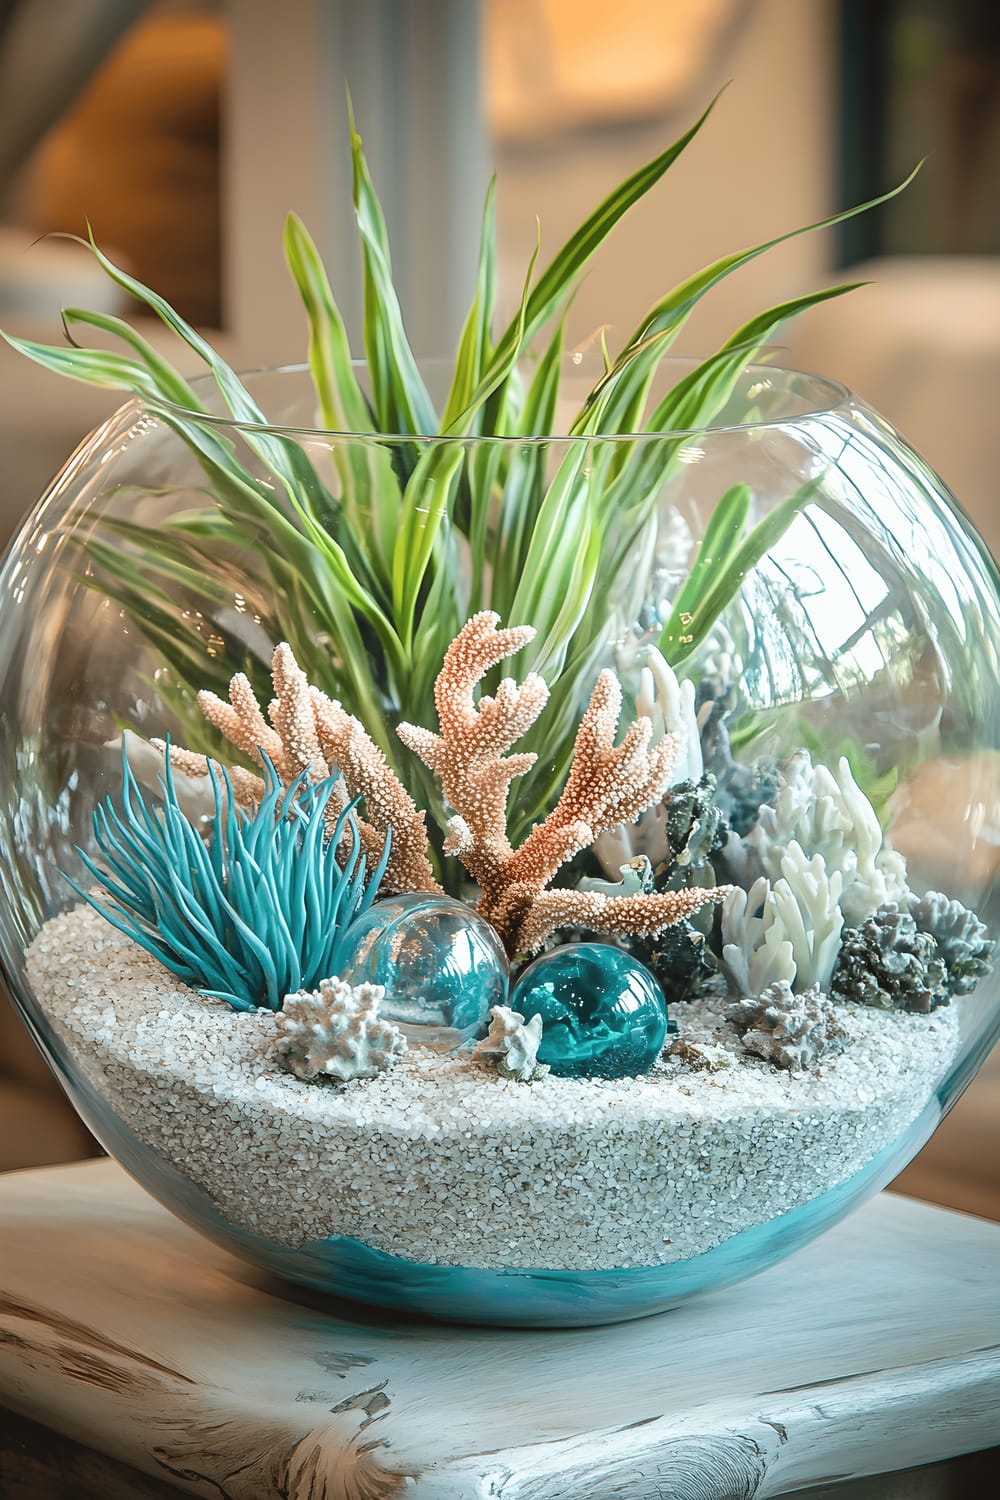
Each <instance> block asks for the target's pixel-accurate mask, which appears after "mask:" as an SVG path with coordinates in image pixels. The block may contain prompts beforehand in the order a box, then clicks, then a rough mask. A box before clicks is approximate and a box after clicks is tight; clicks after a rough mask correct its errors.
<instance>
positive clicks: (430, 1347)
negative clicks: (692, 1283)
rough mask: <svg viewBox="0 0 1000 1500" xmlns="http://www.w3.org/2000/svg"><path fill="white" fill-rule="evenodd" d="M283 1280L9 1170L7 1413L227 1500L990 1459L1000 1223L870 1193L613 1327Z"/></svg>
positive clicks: (829, 1472) (2, 1275)
mask: <svg viewBox="0 0 1000 1500" xmlns="http://www.w3.org/2000/svg"><path fill="white" fill-rule="evenodd" d="M331 1306H332V1304H329V1303H323V1302H322V1301H321V1299H314V1298H312V1297H310V1296H309V1294H307V1293H302V1294H301V1295H299V1296H297V1297H295V1298H294V1299H286V1298H284V1297H281V1296H279V1295H277V1294H276V1292H275V1288H274V1284H272V1283H268V1282H267V1280H266V1278H264V1277H263V1276H259V1275H257V1274H256V1273H255V1272H253V1271H251V1270H249V1269H246V1268H244V1267H242V1266H241V1265H240V1264H239V1263H238V1262H236V1261H234V1260H232V1259H231V1258H230V1257H229V1256H227V1255H225V1254H224V1253H223V1252H222V1251H220V1250H217V1249H215V1248H214V1247H213V1246H211V1245H210V1244H209V1243H208V1242H207V1241H204V1240H202V1239H200V1238H199V1237H198V1236H197V1235H195V1234H193V1233H192V1232H191V1231H189V1230H187V1229H186V1228H184V1226H183V1225H181V1224H180V1223H178V1222H177V1221H175V1220H174V1219H172V1218H171V1217H170V1216H169V1215H168V1214H166V1213H165V1212H164V1211H163V1210H162V1209H160V1208H159V1207H158V1206H157V1205H156V1204H155V1203H153V1201H152V1200H151V1199H149V1198H147V1197H146V1196H145V1194H144V1193H142V1192H141V1191H140V1189H139V1188H137V1187H136V1186H135V1185H134V1184H133V1183H131V1182H130V1180H129V1179H128V1178H127V1177H126V1176H125V1175H124V1174H123V1173H122V1172H121V1170H120V1169H119V1168H118V1167H116V1166H115V1165H114V1164H113V1163H111V1162H103V1161H102V1162H90V1163H82V1164H78V1165H75V1166H72V1167H59V1168H49V1169H45V1170H41V1171H33V1172H25V1173H14V1174H10V1175H8V1176H6V1177H0V1406H3V1407H8V1408H10V1409H12V1410H14V1411H18V1412H20V1413H22V1414H23V1415H25V1416H28V1417H31V1418H33V1419H34V1420H36V1421H38V1422H41V1423H43V1424H45V1425H47V1426H49V1427H51V1428H54V1429H56V1430H57V1431H59V1432H62V1433H64V1434H65V1435H67V1436H68V1437H71V1438H75V1439H77V1440H79V1441H81V1442H84V1443H86V1444H88V1445H90V1446H92V1447H93V1448H95V1449H97V1450H98V1451H101V1452H104V1453H107V1454H109V1455H111V1456H113V1457H114V1458H116V1459H119V1460H121V1461H123V1462H126V1463H130V1464H132V1465H134V1466H135V1467H136V1468H139V1469H141V1470H145V1471H146V1472H148V1473H150V1474H152V1475H156V1476H158V1477H159V1478H161V1479H169V1480H170V1481H171V1482H172V1483H173V1484H175V1485H176V1486H177V1487H178V1488H180V1489H181V1490H185V1489H186V1490H189V1491H190V1493H192V1494H195V1495H204V1496H209V1495H211V1496H216V1497H218V1496H220V1495H222V1496H226V1497H230V1500H278V1497H286V1500H396V1497H409V1500H486V1497H492V1500H577V1497H580V1500H583V1497H586V1500H605V1497H608V1500H611V1497H621V1500H663V1497H670V1500H742V1497H746V1500H750V1497H761V1500H763V1497H767V1496H777V1495H781V1494H783V1493H785V1492H786V1491H790V1490H795V1489H797V1488H800V1487H805V1486H808V1485H813V1484H818V1483H820V1482H823V1481H826V1482H830V1481H831V1480H832V1479H834V1478H841V1477H843V1478H847V1477H849V1476H856V1475H864V1474H873V1473H880V1472H884V1471H886V1470H894V1469H901V1468H905V1467H909V1466H915V1465H918V1464H925V1463H931V1462H933V1461H935V1460H939V1459H942V1458H946V1457H950V1456H952V1455H955V1454H958V1453H964V1452H971V1451H975V1450H977V1449H981V1448H987V1447H990V1446H992V1445H993V1444H996V1443H1000V1226H997V1225H993V1224H988V1223H985V1222H983V1221H980V1220H976V1219H969V1218H964V1217H962V1216H960V1215H956V1214H952V1213H949V1212H947V1211H945V1210H941V1209H935V1208H930V1207H928V1206H927V1205H924V1204H918V1203H914V1202H912V1201H909V1200H907V1199H902V1198H893V1197H891V1196H887V1195H883V1196H882V1197H881V1198H879V1199H877V1200H876V1201H874V1202H873V1203H871V1204H869V1205H867V1206H866V1207H864V1208H862V1209H860V1210H858V1212H856V1213H855V1214H854V1215H853V1216H852V1217H851V1218H850V1219H848V1220H847V1221H845V1223H843V1224H842V1225H840V1226H839V1227H837V1228H836V1229H834V1230H831V1231H830V1232H829V1233H828V1234H827V1235H826V1236H825V1237H823V1238H822V1239H821V1240H818V1241H816V1242H815V1243H814V1244H813V1245H811V1246H809V1247H807V1248H806V1249H805V1250H803V1251H800V1252H799V1253H798V1254H797V1255H795V1256H793V1257H791V1258H790V1259H789V1260H787V1261H785V1262H783V1263H782V1264H781V1265H778V1266H776V1267H774V1268H773V1269H772V1270H770V1271H768V1272H765V1273H764V1274H762V1275H760V1276H758V1277H756V1278H754V1279H753V1280H751V1281H749V1282H745V1283H744V1284H743V1285H742V1286H737V1287H731V1288H728V1289H727V1290H725V1291H722V1292H718V1293H715V1294H713V1295H711V1296H708V1297H704V1298H701V1299H700V1300H697V1301H694V1302H691V1303H688V1304H687V1305H685V1306H683V1307H680V1308H677V1309H675V1310H674V1311H672V1312H668V1313H665V1314H662V1315H660V1316H659V1317H655V1318H647V1319H644V1320H642V1321H640V1322H637V1323H630V1324H624V1325H620V1326H618V1327H614V1328H604V1329H593V1330H583V1331H571V1332H552V1333H546V1332H542V1333H539V1332H520V1331H509V1332H508V1331H501V1330H485V1331H484V1330H479V1331H477V1330H475V1329H463V1328H445V1327H441V1326H437V1327H435V1326H432V1325H427V1324H418V1323H415V1322H413V1323H403V1322H400V1321H399V1320H394V1319H389V1318H383V1317H382V1316H380V1315H378V1314H374V1313H373V1314H370V1315H366V1314H364V1313H358V1312H353V1311H351V1310H350V1309H347V1308H346V1307H343V1308H336V1309H335V1310H334V1311H333V1312H331V1311H330V1308H331Z"/></svg>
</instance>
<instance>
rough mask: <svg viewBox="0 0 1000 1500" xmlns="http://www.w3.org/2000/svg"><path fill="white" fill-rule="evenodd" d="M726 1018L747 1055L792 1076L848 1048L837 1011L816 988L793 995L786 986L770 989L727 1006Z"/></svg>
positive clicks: (775, 985) (774, 986)
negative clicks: (770, 1064)
mask: <svg viewBox="0 0 1000 1500" xmlns="http://www.w3.org/2000/svg"><path fill="white" fill-rule="evenodd" d="M726 1018H727V1020H729V1021H731V1022H732V1023H733V1025H734V1026H735V1027H736V1030H737V1031H738V1032H739V1033H740V1037H741V1039H742V1042H743V1046H744V1048H745V1049H746V1051H747V1052H752V1053H753V1054H754V1056H756V1057H762V1058H764V1060H765V1061H766V1062H770V1063H774V1064H775V1065H776V1066H777V1067H779V1068H788V1069H789V1070H790V1071H791V1072H797V1073H798V1072H804V1071H805V1070H806V1069H807V1068H811V1067H813V1066H814V1065H815V1064H816V1063H817V1062H819V1060H820V1059H821V1058H822V1057H824V1056H832V1055H833V1054H835V1053H837V1052H841V1051H842V1050H843V1048H844V1047H845V1046H846V1045H847V1040H848V1036H847V1032H846V1031H845V1029H844V1027H843V1025H842V1024H841V1021H840V1018H839V1016H838V1014H837V1007H836V1006H835V1005H834V1004H833V1002H832V1001H831V1000H830V998H829V996H827V995H824V994H822V993H821V991H820V988H819V985H813V987H812V988H811V989H808V990H806V992H805V994H804V995H793V994H792V990H791V986H790V985H788V984H787V983H785V982H784V981H781V982H779V983H778V984H772V985H770V986H769V988H768V989H766V990H765V991H764V993H763V994H762V995H761V996H759V998H758V999H756V1000H741V1001H740V1002H739V1003H738V1004H737V1005H731V1006H730V1007H729V1009H728V1010H727V1011H726Z"/></svg>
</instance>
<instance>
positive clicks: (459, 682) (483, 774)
mask: <svg viewBox="0 0 1000 1500" xmlns="http://www.w3.org/2000/svg"><path fill="white" fill-rule="evenodd" d="M498 624H499V616H498V615H496V614H493V613H492V612H490V611H486V610H484V611H483V612H482V613H480V614H477V615H474V616H473V617H472V619H471V620H469V621H468V623H467V624H466V625H465V626H464V627H463V629H462V630H461V631H460V632H459V634H458V636H457V637H456V638H455V640H454V641H453V642H452V644H451V646H450V647H449V648H448V651H447V653H446V654H445V659H444V663H443V665H442V667H441V671H440V673H439V675H438V679H437V682H436V684H435V688H434V701H435V704H436V706H437V711H438V719H439V721H440V732H439V733H438V734H434V733H433V732H432V731H430V730H428V729H421V728H417V727H415V726H414V725H412V724H401V725H400V726H399V730H398V733H399V736H400V738H401V739H402V741H403V743H404V744H405V745H407V746H408V747H409V748H410V749H411V750H412V751H413V752H414V753H415V754H416V755H419V756H420V758H421V759H422V760H423V761H424V762H425V764H426V765H427V766H429V767H430V769H431V770H433V771H434V772H436V774H437V775H438V777H439V779H440V781H441V786H442V789H443V791H444V794H445V796H446V798H447V800H448V802H449V803H450V805H451V807H452V808H453V809H454V816H453V817H452V818H451V819H450V820H449V823H448V829H447V839H446V841H445V852H446V853H449V854H456V855H458V857H459V858H460V859H461V861H462V863H463V865H464V866H465V868H466V869H467V870H468V872H469V874H470V875H471V876H472V877H473V879H474V880H475V881H476V882H477V883H478V885H479V886H480V889H481V891H482V898H481V900H480V904H479V910H480V913H481V914H482V915H483V916H484V917H485V918H486V919H487V920H488V921H490V922H492V923H493V925H494V927H496V929H497V931H498V932H499V933H500V935H501V937H502V938H503V941H504V943H505V945H506V947H507V949H508V952H510V953H511V954H515V953H530V952H534V951H535V950H536V949H538V948H540V947H541V946H542V944H543V943H544V941H545V939H546V938H547V937H548V936H549V934H550V933H551V932H553V931H555V930H556V929H557V928H559V927H565V926H582V927H587V928H590V929H591V930H592V931H595V932H602V933H621V934H633V935H635V936H651V935H654V934H656V933H658V932H661V931H662V930H663V929H664V928H665V927H669V926H670V925H671V924H672V923H674V922H678V921H680V920H682V918H684V917H686V916H690V915H691V914H692V913H693V912H695V911H697V910H698V908H699V907H701V906H703V905H704V904H705V903H706V902H709V901H718V900H721V899H722V897H723V896H724V895H725V890H724V889H718V890H704V889H701V888H691V889H687V890H682V891H671V892H667V893H662V894H651V895H635V896H618V897H607V896H601V895H598V894H595V893H593V892H583V891H575V890H561V889H555V890H550V889H547V887H548V886H549V883H550V881H551V880H552V879H553V878H554V876H555V875H556V873H557V872H558V870H559V869H560V868H561V866H562V865H563V864H565V862H566V861H567V860H569V859H571V858H572V857H573V855H574V854H577V853H579V852H580V851H581V850H582V849H586V848H588V847H589V846H590V845H591V844H592V843H593V841H594V839H595V838H596V837H597V836H598V835H599V834H600V833H602V832H604V831H605V830H606V829H608V828H613V827H616V826H617V825H618V824H620V823H629V822H632V821H634V820H635V819H636V818H637V817H638V816H639V815H640V814H641V813H643V812H644V811H645V810H646V808H648V807H651V806H653V805H654V804H655V803H657V802H659V801H660V799H661V798H662V797H663V795H664V793H665V792H666V790H667V787H668V786H669V785H670V774H671V770H672V767H673V764H674V760H675V757H676V754H677V741H676V738H675V737H674V736H673V735H667V736H664V738H663V739H661V740H660V741H658V743H656V744H655V745H653V746H650V740H651V737H652V725H651V723H650V721H649V719H648V718H639V719H637V720H636V721H635V722H634V723H633V724H631V725H630V726H629V728H628V729H627V730H626V732H625V734H624V736H623V738H622V741H621V743H620V744H616V743H615V740H616V736H617V734H618V724H619V719H620V717H621V706H622V693H621V686H620V684H619V682H618V679H617V678H616V677H615V675H614V673H613V672H602V673H601V675H600V677H599V678H598V680H597V683H596V685H595V687H594V691H593V693H592V695H591V699H590V703H589V705H588V707H587V711H586V713H585V714H584V716H583V719H582V721H581V723H580V728H579V730H578V732H577V736H576V741H575V744H574V749H573V759H572V763H571V765H570V771H569V775H568V777H567V779H566V785H565V787H564V788H563V792H562V795H561V796H560V798H559V801H558V802H557V804H556V806H555V807H554V808H553V810H552V812H551V813H550V814H549V815H548V817H547V818H545V820H544V822H542V823H540V824H538V825H536V827H535V828H533V829H532V831H531V833H529V835H528V837H527V838H526V839H525V841H524V843H523V844H522V845H521V847H520V848H519V849H517V850H515V849H512V848H511V845H510V842H509V840H508V837H507V799H508V796H509V793H510V787H511V783H512V782H513V781H514V780H515V778H516V777H518V776H523V775H524V773H525V771H527V770H528V769H529V768H530V766H531V765H532V764H533V763H534V760H535V757H534V755H531V754H523V753H522V754H519V755H508V754H507V753H506V752H507V751H508V750H510V749H511V748H512V746H513V745H514V744H515V743H516V742H517V740H518V739H519V738H520V737H521V736H522V735H523V734H524V733H525V731H526V730H527V729H529V728H530V727H531V725H532V724H534V722H535V720H536V719H537V718H538V716H539V714H540V713H541V711H542V709H543V708H544V707H545V704H546V702H547V700H548V688H547V687H546V686H545V683H544V682H543V681H542V679H541V678H540V677H539V676H537V674H535V673H530V674H529V675H528V676H527V677H526V678H525V680H524V682H523V683H521V684H520V686H518V685H517V684H516V683H515V682H514V681H513V680H512V679H511V678H505V679H504V680H503V682H501V683H500V686H499V687H498V688H497V691H496V693H495V694H494V695H493V696H492V697H490V696H488V695H486V694H484V695H483V696H481V697H480V699H479V701H478V703H477V702H476V699H475V689H476V687H477V685H478V683H480V682H481V681H482V679H483V677H484V676H485V675H486V673H487V672H488V671H489V670H490V669H491V668H492V667H494V666H496V665H497V664H498V663H499V662H501V661H503V660H504V659H505V658H506V657H507V656H509V655H510V654H511V653H512V652H513V651H519V650H520V649H521V647H522V646H524V645H526V644H527V642H528V641H529V640H531V638H532V636H533V635H534V631H533V630H531V629H530V628H529V627H527V626H524V627H521V628H520V629H508V630H499V629H497V626H498ZM726 889H728V887H727V888H726Z"/></svg>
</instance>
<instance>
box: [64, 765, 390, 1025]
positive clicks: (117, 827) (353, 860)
mask: <svg viewBox="0 0 1000 1500" xmlns="http://www.w3.org/2000/svg"><path fill="white" fill-rule="evenodd" d="M209 774H210V776H211V782H212V790H213V794H214V799H215V811H214V815H213V816H212V818H211V820H210V824H209V829H208V837H207V839H206V838H205V837H203V835H202V833H201V832H200V831H199V829H198V828H197V826H196V825H195V824H194V823H192V822H191V820H190V819H189V818H188V817H187V816H186V815H185V814H184V813H183V812H182V811H181V807H180V804H179V801H178V794H177V787H176V784H175V780H174V773H173V771H172V770H171V766H170V754H169V746H168V747H167V753H166V756H165V763H164V770H163V775H162V777H161V778H160V792H161V798H160V801H159V803H158V804H156V805H154V806H151V805H150V804H149V803H148V802H147V801H146V798H145V797H144V795H143V792H142V790H141V788H140V787H139V785H138V783H137V781H136V779H135V776H134V774H133V772H132V769H131V767H130V765H129V760H128V752H127V750H126V749H125V748H124V746H123V750H122V791H121V798H120V801H119V803H118V805H116V804H115V802H114V800H113V799H112V798H111V797H107V798H105V800H104V803H103V804H102V805H100V806H98V808H97V809H96V810H95V813H94V839H95V842H96V845H97V848H98V850H99V851H100V853H101V856H102V857H103V864H104V867H103V868H102V867H100V866H99V865H98V864H96V863H95V862H94V860H93V859H91V857H90V856H89V855H88V854H86V853H85V852H84V851H83V850H82V849H78V850H77V853H78V854H79V855H80V858H81V859H82V860H83V863H84V865H85V866H86V868H87V870H88V871H89V872H90V874H91V875H92V876H93V877H94V879H95V880H96V881H97V882H98V885H99V886H100V887H101V888H102V890H103V891H105V892H106V893H107V895H108V897H109V898H110V899H109V900H106V901H105V900H101V899H99V898H98V897H97V896H96V895H94V894H93V893H90V892H87V891H85V890H83V889H82V888H81V887H80V886H79V885H77V884H76V883H75V882H74V881H72V880H71V881H70V884H71V885H72V886H73V888H74V890H75V891H76V892H77V894H78V895H80V896H82V897H83V899H84V901H86V902H87V903H88V905H90V906H92V907H93V908H94V910H95V911H97V912H99V913H100V914H101V916H102V917H104V918H105V919H106V920H107V921H108V922H110V923H111V925H112V926H113V927H116V928H117V929H118V931H119V932H122V933H124V934H125V935H126V936H127V937H130V938H132V939H133V940H134V941H135V942H137V943H139V944H140V946H141V947H143V948H145V949H146V951H147V953H151V954H152V955H153V957H154V958H157V959H159V961H160V963H161V964H163V966H164V967H165V968H166V969H169V970H170V972H171V973H172V974H176V975H177V977H178V978H179V979H181V980H183V981H184V983H185V984H189V985H191V986H192V987H194V988H195V989H198V990H200V991H201V993H202V994H203V995H209V996H213V997H215V998H217V999H220V1000H226V1001H228V1002H229V1004H230V1005H231V1006H233V1008H234V1009H235V1010H253V1009H255V1008H256V1007H258V1006H262V1007H266V1008H267V1009H269V1010H279V1009H280V1008H281V1004H282V1002H283V1000H284V998H285V996H286V995H288V994H290V993H292V992H294V991H299V990H304V989H305V990H309V989H312V988H314V987H315V986H317V985H318V984H319V983H320V981H321V980H322V979H325V978H327V977H329V976H330V975H332V974H336V973H337V971H338V966H339V960H340V954H341V949H342V945H343V937H344V933H345V931H346V929H347V927H348V926H349V924H350V923H351V921H352V920H353V919H354V918H355V917H356V916H360V914H361V913H362V912H364V911H366V910H367V909H368V907H369V906H370V905H371V903H372V901H373V900H374V899H375V896H376V893H377V891H378V887H379V883H380V881H381V879H382V875H383V872H384V869H385V863H386V860H387V859H388V846H387V848H386V850H385V853H384V854H383V857H382V859H381V860H380V862H379V864H378V865H377V866H376V868H375V869H374V870H372V871H371V872H370V874H369V872H368V871H367V869H366V861H365V858H364V856H363V854H362V853H361V843H360V838H359V834H358V829H357V823H356V820H355V814H354V803H349V804H348V805H347V806H346V807H345V808H344V809H343V811H342V812H341V814H340V817H339V818H338V819H337V821H336V824H335V826H334V828H333V830H332V832H331V833H330V836H329V837H328V838H327V837H325V825H324V816H323V814H324V811H325V808H326V805H327V802H328V801H329V800H330V797H331V794H332V793H333V792H334V788H335V787H336V785H337V782H338V779H339V778H338V777H337V776H330V777H328V778H327V779H326V780H324V781H321V782H319V783H317V784H316V785H310V784H309V781H308V777H307V775H306V773H305V772H303V773H302V775H300V776H299V777H297V778H296V779H295V781H293V782H292V784H291V785H290V786H288V787H285V786H283V785H282V783H281V781H280V779H279V777H278V775H277V773H276V772H275V770H274V767H273V766H272V765H271V763H270V762H269V761H267V760H266V759H265V763H264V776H265V791H264V795H263V797H262V798H261V801H260V803H259V805H258V806H256V807H255V808H254V809H253V810H252V811H247V810H246V809H245V808H242V807H240V806H239V804H238V803H237V802H236V800H235V798H234V795H233V788H232V783H231V781H230V778H229V775H228V773H227V772H226V771H225V770H224V769H223V768H222V767H219V766H215V765H213V766H211V767H210V770H209ZM67 878H68V877H67Z"/></svg>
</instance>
